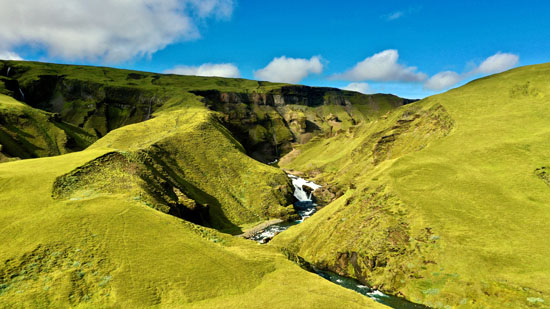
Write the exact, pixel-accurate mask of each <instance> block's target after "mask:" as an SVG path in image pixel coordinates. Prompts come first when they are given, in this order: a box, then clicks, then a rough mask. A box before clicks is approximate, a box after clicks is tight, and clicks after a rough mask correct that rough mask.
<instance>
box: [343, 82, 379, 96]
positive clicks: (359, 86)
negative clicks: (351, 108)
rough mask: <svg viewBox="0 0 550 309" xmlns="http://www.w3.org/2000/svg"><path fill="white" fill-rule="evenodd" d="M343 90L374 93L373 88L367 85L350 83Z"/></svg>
mask: <svg viewBox="0 0 550 309" xmlns="http://www.w3.org/2000/svg"><path fill="white" fill-rule="evenodd" d="M342 89H343V90H349V91H357V92H361V93H364V94H371V93H374V91H373V90H372V88H371V87H370V86H369V84H367V83H350V84H349V85H347V86H346V87H344V88H342Z"/></svg>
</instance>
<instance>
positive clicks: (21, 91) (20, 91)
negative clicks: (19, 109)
mask: <svg viewBox="0 0 550 309" xmlns="http://www.w3.org/2000/svg"><path fill="white" fill-rule="evenodd" d="M19 93H20V94H21V98H22V100H23V101H25V94H24V93H23V90H21V88H19Z"/></svg>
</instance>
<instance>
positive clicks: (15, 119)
mask: <svg viewBox="0 0 550 309" xmlns="http://www.w3.org/2000/svg"><path fill="white" fill-rule="evenodd" d="M51 118H52V115H51V114H49V113H47V112H43V111H40V110H37V109H34V108H31V107H30V106H28V105H25V104H23V103H21V102H18V101H16V100H14V99H13V98H11V97H8V96H5V95H2V94H0V145H2V149H0V150H2V151H3V152H5V153H7V154H9V156H10V157H22V158H28V157H40V156H51V155H58V154H62V153H66V152H67V150H66V149H65V143H66V142H67V136H66V134H65V132H64V131H63V130H61V129H59V128H58V127H57V126H56V125H55V122H54V121H52V120H51ZM5 159H6V160H7V158H5ZM0 162H2V159H0Z"/></svg>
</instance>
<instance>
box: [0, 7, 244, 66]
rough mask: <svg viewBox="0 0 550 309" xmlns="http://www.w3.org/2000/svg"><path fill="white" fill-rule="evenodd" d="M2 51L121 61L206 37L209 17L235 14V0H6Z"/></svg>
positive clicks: (0, 24) (0, 23)
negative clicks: (201, 27) (202, 28)
mask: <svg viewBox="0 0 550 309" xmlns="http://www.w3.org/2000/svg"><path fill="white" fill-rule="evenodd" d="M0 7H1V8H2V9H1V10H0V50H1V49H4V50H9V49H12V48H14V47H17V46H28V45H30V46H33V47H37V48H39V49H43V50H45V51H47V52H48V54H49V55H50V56H52V57H61V58H64V59H88V60H102V61H107V62H119V61H124V60H129V59H132V58H134V57H142V56H150V55H152V54H153V53H155V52H156V51H158V50H160V49H163V48H164V47H166V46H167V45H169V44H172V43H175V42H177V41H181V40H188V39H194V38H198V37H199V36H200V34H199V31H198V29H197V23H202V22H203V20H204V19H205V18H208V17H215V18H229V17H230V16H231V14H232V9H233V1H232V0H132V1H128V0H94V1H89V0H70V1H66V0H49V1H36V0H17V1H12V0H0Z"/></svg>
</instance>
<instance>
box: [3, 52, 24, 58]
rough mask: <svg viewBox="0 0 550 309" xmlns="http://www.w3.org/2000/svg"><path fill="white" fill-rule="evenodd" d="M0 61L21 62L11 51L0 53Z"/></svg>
mask: <svg viewBox="0 0 550 309" xmlns="http://www.w3.org/2000/svg"><path fill="white" fill-rule="evenodd" d="M0 59H2V60H23V58H21V56H19V55H18V54H17V53H14V52H11V51H0Z"/></svg>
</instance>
